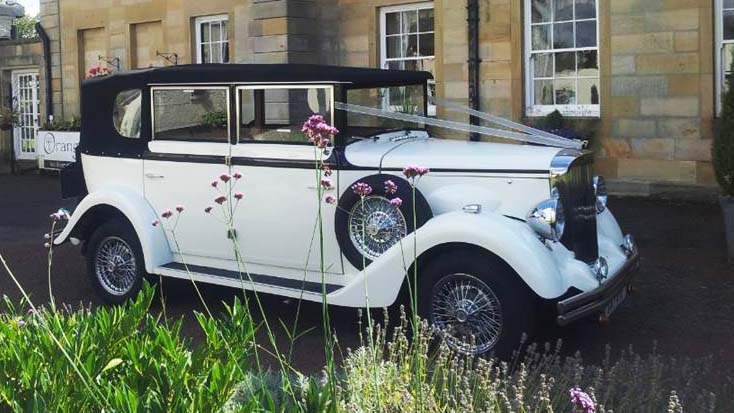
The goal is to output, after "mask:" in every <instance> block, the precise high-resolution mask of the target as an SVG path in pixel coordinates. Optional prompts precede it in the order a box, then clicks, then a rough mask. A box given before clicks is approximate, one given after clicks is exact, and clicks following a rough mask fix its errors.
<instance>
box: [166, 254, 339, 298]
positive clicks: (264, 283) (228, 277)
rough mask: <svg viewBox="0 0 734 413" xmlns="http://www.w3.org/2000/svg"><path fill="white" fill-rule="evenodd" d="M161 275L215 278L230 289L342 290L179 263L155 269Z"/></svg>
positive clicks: (316, 292)
mask: <svg viewBox="0 0 734 413" xmlns="http://www.w3.org/2000/svg"><path fill="white" fill-rule="evenodd" d="M157 270H160V272H161V273H162V274H161V275H165V276H169V277H175V278H183V279H191V278H193V279H194V280H195V281H203V282H207V280H206V278H208V277H215V278H216V279H217V280H222V281H224V282H216V281H217V280H211V281H213V283H214V284H220V285H229V286H232V287H241V286H242V285H243V284H244V285H245V286H250V285H251V284H253V283H254V284H256V285H255V287H269V288H284V289H288V290H295V291H305V292H309V293H313V294H322V293H323V292H324V290H326V293H327V294H331V293H333V292H335V291H338V290H340V289H341V288H342V286H341V285H336V284H325V285H322V284H321V283H318V282H313V281H305V280H296V279H293V278H283V277H276V276H272V275H262V274H252V273H250V274H249V276H248V274H246V273H240V272H238V271H230V270H224V269H221V268H213V267H204V266H201V265H185V264H183V263H180V262H169V263H168V264H165V265H162V266H160V267H158V268H157Z"/></svg>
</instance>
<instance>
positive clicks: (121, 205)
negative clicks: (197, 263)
mask: <svg viewBox="0 0 734 413" xmlns="http://www.w3.org/2000/svg"><path fill="white" fill-rule="evenodd" d="M100 205H105V206H110V207H113V208H115V209H117V210H118V211H120V213H122V214H123V215H124V216H125V217H126V218H127V219H128V221H130V223H131V224H132V226H133V229H134V230H135V233H136V234H137V235H138V239H139V240H140V246H141V248H142V250H143V256H144V259H145V270H146V271H148V272H153V269H154V268H156V267H158V266H160V265H163V264H166V263H168V262H171V261H173V257H172V255H171V249H170V247H169V245H168V240H167V239H166V234H165V233H164V231H163V230H162V229H161V228H160V227H154V226H153V225H152V222H153V220H155V219H156V218H157V214H156V212H155V210H154V209H153V208H152V207H151V205H150V204H149V203H148V202H147V201H146V200H145V199H144V198H143V197H142V196H141V195H140V193H138V192H135V191H132V190H130V189H129V188H127V187H122V186H115V187H109V188H106V189H102V190H99V191H95V192H93V193H91V194H89V195H87V196H86V197H84V199H83V200H82V201H81V202H80V203H79V205H78V206H77V207H76V209H75V210H74V213H73V214H72V216H71V218H70V219H69V222H68V223H67V225H66V228H64V231H62V232H61V234H59V236H58V237H56V238H55V239H54V244H55V245H59V244H62V243H64V242H65V241H66V240H67V239H68V238H69V236H70V234H71V232H72V231H73V230H74V228H75V227H76V226H77V224H79V222H81V221H82V219H84V218H85V217H86V215H87V214H89V213H94V212H93V211H92V209H93V208H94V207H96V206H100Z"/></svg>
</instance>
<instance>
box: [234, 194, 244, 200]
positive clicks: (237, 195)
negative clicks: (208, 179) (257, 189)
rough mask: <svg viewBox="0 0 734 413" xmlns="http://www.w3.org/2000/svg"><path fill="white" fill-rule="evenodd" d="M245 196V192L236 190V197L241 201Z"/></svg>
mask: <svg viewBox="0 0 734 413" xmlns="http://www.w3.org/2000/svg"><path fill="white" fill-rule="evenodd" d="M244 197H245V194H243V193H242V192H235V193H234V199H236V200H238V201H241V200H242V198H244Z"/></svg>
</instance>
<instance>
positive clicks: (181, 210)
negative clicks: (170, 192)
mask: <svg viewBox="0 0 734 413" xmlns="http://www.w3.org/2000/svg"><path fill="white" fill-rule="evenodd" d="M176 211H177V212H178V213H179V214H180V213H182V212H183V211H184V207H183V205H176Z"/></svg>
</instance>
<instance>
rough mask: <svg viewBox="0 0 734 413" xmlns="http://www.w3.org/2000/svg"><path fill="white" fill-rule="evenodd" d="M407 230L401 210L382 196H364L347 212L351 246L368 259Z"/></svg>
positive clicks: (388, 245) (405, 233)
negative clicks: (362, 200)
mask: <svg viewBox="0 0 734 413" xmlns="http://www.w3.org/2000/svg"><path fill="white" fill-rule="evenodd" d="M407 233H408V226H407V224H406V222H405V217H404V216H403V213H402V212H401V211H400V209H399V208H396V207H394V206H393V205H391V204H390V200H389V199H387V198H385V197H381V196H371V197H366V198H365V199H364V202H358V203H357V204H355V205H354V207H353V208H352V210H351V211H350V214H349V238H350V239H351V241H352V244H354V246H355V248H357V250H358V251H359V252H360V253H362V255H364V256H365V257H366V258H368V259H370V260H374V259H376V258H378V257H379V256H380V255H382V254H383V253H384V252H385V251H387V250H388V249H389V248H390V247H392V246H393V245H395V244H396V243H397V242H398V241H400V240H401V239H403V238H404V237H405V236H406V235H407Z"/></svg>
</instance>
